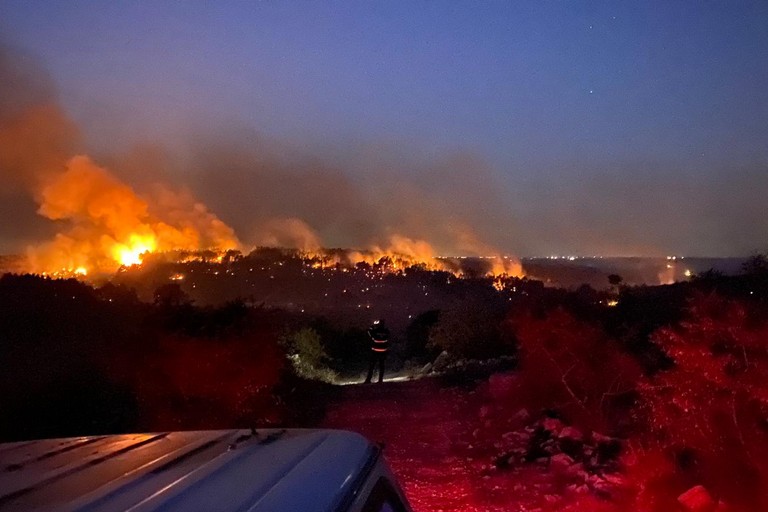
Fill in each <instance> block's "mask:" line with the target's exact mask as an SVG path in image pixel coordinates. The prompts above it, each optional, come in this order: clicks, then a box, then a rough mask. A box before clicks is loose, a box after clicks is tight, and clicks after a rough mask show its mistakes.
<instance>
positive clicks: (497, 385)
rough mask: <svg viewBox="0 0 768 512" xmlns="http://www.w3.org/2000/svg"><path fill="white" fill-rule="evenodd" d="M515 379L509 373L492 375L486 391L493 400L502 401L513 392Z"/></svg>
mask: <svg viewBox="0 0 768 512" xmlns="http://www.w3.org/2000/svg"><path fill="white" fill-rule="evenodd" d="M516 383H517V377H516V376H515V375H512V374H509V373H494V374H493V375H491V377H490V378H489V379H488V391H489V392H490V394H491V397H493V399H494V400H504V399H506V398H509V397H510V396H512V395H513V394H514V392H515V388H516Z"/></svg>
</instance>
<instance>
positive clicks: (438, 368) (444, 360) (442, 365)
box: [432, 350, 450, 372]
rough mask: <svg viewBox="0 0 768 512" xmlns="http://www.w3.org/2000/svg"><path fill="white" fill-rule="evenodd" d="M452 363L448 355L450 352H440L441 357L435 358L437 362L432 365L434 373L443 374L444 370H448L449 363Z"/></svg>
mask: <svg viewBox="0 0 768 512" xmlns="http://www.w3.org/2000/svg"><path fill="white" fill-rule="evenodd" d="M449 361H450V356H449V355H448V352H446V351H445V350H443V351H442V352H440V355H439V356H437V357H436V358H435V361H434V362H433V363H432V371H435V372H442V371H443V370H446V369H447V368H448V363H449Z"/></svg>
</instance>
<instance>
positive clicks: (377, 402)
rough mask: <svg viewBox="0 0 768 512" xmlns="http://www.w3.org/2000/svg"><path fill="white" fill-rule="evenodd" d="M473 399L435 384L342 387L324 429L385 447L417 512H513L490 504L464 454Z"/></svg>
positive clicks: (474, 466)
mask: <svg viewBox="0 0 768 512" xmlns="http://www.w3.org/2000/svg"><path fill="white" fill-rule="evenodd" d="M472 396H473V395H472V394H471V392H468V391H462V390H459V389H457V388H443V387H441V386H440V385H439V383H438V381H437V380H436V379H421V380H417V381H410V382H388V383H383V384H368V385H354V386H344V387H343V390H342V391H341V393H340V399H339V400H338V401H337V402H335V403H333V404H331V405H330V406H329V408H328V413H327V416H326V419H325V422H324V424H323V426H325V427H328V428H343V429H349V430H354V431H357V432H360V433H362V434H363V435H365V436H367V437H368V438H369V439H371V440H373V441H376V442H383V443H385V449H384V454H385V457H386V458H387V460H388V461H389V463H390V465H391V466H392V469H393V471H394V472H395V474H396V475H397V476H398V478H399V480H400V482H401V483H402V484H403V487H404V488H405V491H406V494H407V495H408V498H409V500H410V501H411V505H412V506H413V507H414V509H415V510H416V511H417V512H428V511H429V512H433V511H434V512H437V511H445V512H448V511H456V512H459V511H464V512H473V511H480V510H483V511H489V510H510V509H508V508H496V507H494V506H493V505H492V504H491V503H489V499H488V498H489V496H487V493H486V491H487V489H485V486H484V485H482V484H483V483H484V480H483V478H482V476H481V474H480V466H481V465H480V464H479V463H478V462H477V461H474V460H472V459H471V458H467V457H466V456H464V455H463V454H462V451H463V450H462V446H466V440H465V439H464V438H466V436H467V429H469V428H470V424H469V423H470V422H469V421H468V418H469V416H468V414H467V412H468V409H470V408H471V405H470V403H469V400H470V399H471V398H472ZM470 432H471V431H470Z"/></svg>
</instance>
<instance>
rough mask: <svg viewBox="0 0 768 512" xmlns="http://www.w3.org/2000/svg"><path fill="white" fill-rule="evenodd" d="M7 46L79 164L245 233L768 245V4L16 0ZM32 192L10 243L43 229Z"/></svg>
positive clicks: (12, 195) (596, 245)
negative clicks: (152, 185) (31, 72)
mask: <svg viewBox="0 0 768 512" xmlns="http://www.w3.org/2000/svg"><path fill="white" fill-rule="evenodd" d="M0 44H2V45H3V47H4V48H6V51H8V52H11V53H13V55H14V56H15V58H16V60H17V61H21V62H24V63H25V65H33V66H35V67H36V68H39V69H40V70H41V74H42V75H47V78H46V80H50V82H51V83H52V84H53V86H52V87H54V88H55V91H56V92H55V97H56V98H57V99H58V101H59V102H60V104H61V106H62V108H63V109H64V111H65V112H66V113H67V114H68V115H69V116H70V117H71V119H72V120H73V121H74V122H75V123H76V125H77V126H78V128H79V131H80V134H81V137H82V138H81V142H80V151H82V152H87V153H89V154H91V155H92V156H93V157H94V158H95V159H96V160H97V161H98V162H100V163H101V164H103V165H107V166H110V168H112V169H113V170H114V171H115V172H116V173H118V174H119V175H120V176H122V177H123V178H124V179H125V180H126V181H128V182H129V183H131V184H132V185H134V186H136V187H137V188H138V189H141V187H142V186H143V185H144V184H147V183H149V182H151V181H153V180H163V181H167V182H171V183H174V184H176V185H177V186H184V187H188V188H189V189H190V190H192V191H193V192H194V193H195V194H196V195H197V196H198V197H199V198H201V199H202V200H203V201H205V202H206V203H207V204H208V206H209V207H210V208H211V209H212V210H213V211H215V212H216V213H217V214H218V215H219V216H220V217H221V218H222V219H223V220H225V221H226V222H227V223H229V224H231V225H232V226H233V227H234V228H235V229H236V230H237V232H238V234H239V236H240V237H241V239H242V240H243V241H245V242H247V243H259V242H260V241H263V240H264V238H263V236H262V232H263V227H264V225H265V224H266V223H269V222H270V219H274V218H300V219H302V220H303V221H304V222H305V223H306V224H307V225H308V226H310V227H311V228H312V229H313V230H315V232H316V233H317V234H318V236H320V238H321V239H322V240H323V241H324V242H325V243H326V244H327V245H331V246H339V245H344V246H360V247H362V246H365V245H366V244H371V243H377V242H378V241H379V240H381V239H383V238H386V237H387V236H389V235H391V234H393V233H398V234H403V235H405V236H409V237H413V238H423V239H426V240H428V241H429V242H430V243H432V244H434V245H435V247H436V248H437V249H438V251H440V252H448V253H450V252H453V253H457V252H462V251H468V250H469V249H468V246H469V245H472V244H471V243H469V242H467V237H468V236H469V235H466V233H467V232H471V233H472V235H471V238H473V239H476V240H478V241H481V242H478V243H482V245H483V247H491V246H492V247H493V248H495V249H497V250H499V251H501V252H504V253H509V254H517V255H521V256H528V255H549V254H577V255H593V254H602V255H665V254H683V255H690V256H693V255H699V256H727V255H748V254H751V253H753V252H754V251H761V252H764V251H766V250H768V215H766V204H768V2H766V1H764V0H757V1H752V2H748V1H721V2H714V1H672V2H670V1H666V0H665V1H648V2H636V1H626V2H619V1H606V2H582V1H530V2H525V1H519V2H512V1H506V2H492V1H487V2H485V1H484V2H479V1H478V2H469V1H467V2H410V1H390V2H368V1H361V2H357V1H356V2H352V1H349V2H331V1H319V2H303V1H302V2H287V1H286V2H277V1H270V2H186V3H180V2H105V1H93V2H84V1H71V2H29V1H21V0H19V1H16V0H0ZM4 179H7V178H4ZM4 186H5V185H4ZM6 188H7V187H6ZM16 195H19V197H16ZM22 195H23V194H22V192H20V191H18V190H10V189H7V190H5V191H4V192H3V197H2V199H3V202H5V205H6V206H5V207H4V208H3V210H4V211H3V215H4V217H5V218H6V219H7V222H8V224H7V226H8V227H6V228H4V229H3V231H2V232H0V249H2V250H4V251H6V252H7V251H18V250H21V248H23V246H24V244H27V243H31V242H32V241H34V239H35V237H37V236H42V235H43V234H45V233H46V230H48V229H49V228H48V227H47V221H45V220H44V219H38V218H36V215H35V206H34V203H33V202H32V201H31V200H29V199H23V198H21V196H22ZM25 197H27V198H28V197H29V194H27V195H26V196H25ZM11 224H12V225H13V226H11ZM457 233H460V234H457ZM475 247H477V244H475ZM470 252H471V251H470Z"/></svg>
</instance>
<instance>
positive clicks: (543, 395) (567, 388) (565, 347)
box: [507, 309, 641, 435]
mask: <svg viewBox="0 0 768 512" xmlns="http://www.w3.org/2000/svg"><path fill="white" fill-rule="evenodd" d="M507 325H508V328H510V329H512V330H513V331H514V333H515V336H516V337H517V340H518V342H519V344H520V379H519V384H518V386H519V387H518V389H517V393H518V394H519V395H520V396H521V397H522V401H523V405H524V406H525V407H527V408H529V409H530V410H533V411H535V410H541V409H547V410H551V411H554V412H556V413H557V414H558V415H561V416H563V417H565V418H566V419H567V420H568V421H569V422H570V423H573V424H575V425H577V426H578V427H579V428H581V429H582V430H589V429H591V430H597V431H600V432H608V433H610V434H613V435H615V434H621V433H623V432H625V431H626V430H627V429H628V428H630V427H631V425H630V424H629V420H630V416H629V414H628V412H629V411H630V410H631V408H632V406H633V405H634V400H635V385H636V383H637V381H638V379H639V377H640V375H641V370H640V367H639V365H638V364H637V363H636V361H635V360H634V359H632V358H631V357H630V356H628V355H626V354H624V353H623V352H622V351H621V350H620V348H619V345H618V344H617V343H616V342H615V341H614V340H612V339H610V338H608V337H607V336H606V335H605V333H604V332H603V330H602V329H601V328H600V327H599V326H598V325H595V324H591V323H587V322H584V321H581V320H578V319H576V318H575V317H574V316H573V315H572V314H571V313H569V312H566V311H565V310H562V309H556V310H554V311H551V312H549V313H547V314H546V315H545V316H540V317H537V316H534V315H531V314H527V313H522V314H518V315H515V316H513V317H512V318H510V320H509V321H508V324H507Z"/></svg>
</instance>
